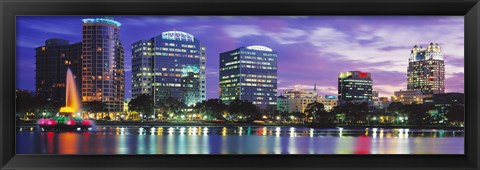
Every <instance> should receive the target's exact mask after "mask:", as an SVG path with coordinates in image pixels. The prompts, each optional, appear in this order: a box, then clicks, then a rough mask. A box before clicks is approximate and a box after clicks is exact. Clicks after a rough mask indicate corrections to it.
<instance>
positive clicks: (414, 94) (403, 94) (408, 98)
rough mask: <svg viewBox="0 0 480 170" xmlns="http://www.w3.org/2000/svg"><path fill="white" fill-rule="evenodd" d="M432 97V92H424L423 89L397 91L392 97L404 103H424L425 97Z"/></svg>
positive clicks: (394, 100)
mask: <svg viewBox="0 0 480 170" xmlns="http://www.w3.org/2000/svg"><path fill="white" fill-rule="evenodd" d="M428 97H432V94H423V92H422V91H420V90H417V91H413V90H407V91H402V90H400V91H395V92H393V96H392V98H391V100H392V102H400V103H403V104H412V103H417V104H422V103H423V99H424V98H428Z"/></svg>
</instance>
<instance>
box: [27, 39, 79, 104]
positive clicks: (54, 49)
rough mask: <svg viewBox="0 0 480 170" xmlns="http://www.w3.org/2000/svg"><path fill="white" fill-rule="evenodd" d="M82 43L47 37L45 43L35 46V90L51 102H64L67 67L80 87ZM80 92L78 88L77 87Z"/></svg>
mask: <svg viewBox="0 0 480 170" xmlns="http://www.w3.org/2000/svg"><path fill="white" fill-rule="evenodd" d="M81 50H82V43H80V42H78V43H73V44H70V42H69V41H68V40H64V39H58V38H53V39H48V40H46V41H45V45H43V46H40V47H37V48H35V52H36V54H35V86H36V89H35V92H36V94H37V95H38V96H41V97H44V98H46V99H47V100H49V101H53V102H60V103H64V102H65V100H66V99H65V96H66V94H65V92H66V89H65V88H66V79H67V78H66V75H67V68H70V70H71V71H72V74H73V75H74V79H75V83H76V86H77V87H81V83H82V82H81V74H82V70H81V68H82V63H81V55H82V51H81ZM78 90H79V91H78V93H80V89H78Z"/></svg>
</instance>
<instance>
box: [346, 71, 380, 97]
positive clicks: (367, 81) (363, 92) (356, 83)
mask: <svg viewBox="0 0 480 170" xmlns="http://www.w3.org/2000/svg"><path fill="white" fill-rule="evenodd" d="M338 100H339V104H344V103H345V102H355V103H361V102H367V103H369V104H373V103H372V102H373V101H372V78H371V74H370V73H367V72H361V71H347V72H342V73H340V74H338Z"/></svg>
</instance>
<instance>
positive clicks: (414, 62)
mask: <svg viewBox="0 0 480 170" xmlns="http://www.w3.org/2000/svg"><path fill="white" fill-rule="evenodd" d="M407 72H408V80H407V81H408V83H407V90H412V91H421V92H422V93H423V94H439V93H445V63H444V60H443V54H442V50H441V48H440V46H439V45H438V44H433V43H430V45H428V47H427V48H423V47H422V46H417V45H415V46H414V47H413V49H412V51H411V53H410V58H409V60H408V70H407Z"/></svg>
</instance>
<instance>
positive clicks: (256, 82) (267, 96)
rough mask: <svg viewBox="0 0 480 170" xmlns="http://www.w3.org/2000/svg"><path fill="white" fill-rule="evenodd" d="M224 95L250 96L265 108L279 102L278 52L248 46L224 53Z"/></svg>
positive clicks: (225, 99) (269, 109)
mask: <svg viewBox="0 0 480 170" xmlns="http://www.w3.org/2000/svg"><path fill="white" fill-rule="evenodd" d="M220 99H221V100H222V101H223V102H225V103H229V102H231V101H233V100H236V99H238V100H246V101H250V102H252V103H253V104H254V105H256V106H258V108H259V109H260V111H262V112H264V113H265V112H273V111H274V110H275V109H276V105H277V52H275V51H273V50H272V49H271V48H268V47H265V46H258V45H255V46H247V47H241V48H237V49H235V50H231V51H227V52H224V53H221V54H220Z"/></svg>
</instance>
